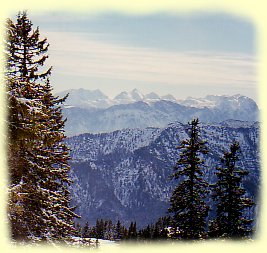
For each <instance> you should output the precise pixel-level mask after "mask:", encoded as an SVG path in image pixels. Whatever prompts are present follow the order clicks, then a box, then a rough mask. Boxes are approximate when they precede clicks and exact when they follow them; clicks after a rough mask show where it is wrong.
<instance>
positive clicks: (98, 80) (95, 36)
mask: <svg viewBox="0 0 267 253" xmlns="http://www.w3.org/2000/svg"><path fill="white" fill-rule="evenodd" d="M29 17H30V19H31V20H32V21H33V24H34V25H35V26H37V25H38V26H39V27H40V31H41V35H43V36H46V37H47V38H48V41H49V43H50V50H49V55H50V59H49V64H51V65H53V67H54V71H53V74H52V76H53V77H52V84H53V85H54V89H55V91H62V90H65V89H70V88H85V89H100V90H102V91H103V92H104V93H106V94H107V95H109V96H111V97H112V96H114V95H116V94H117V93H119V92H120V91H123V90H127V91H129V90H132V89H133V88H137V89H139V90H140V91H141V92H144V93H147V92H151V91H155V92H157V93H159V94H160V95H164V94H167V93H171V94H173V95H174V96H175V97H177V98H186V97H187V96H193V97H202V96H205V95H207V94H218V95H222V94H226V95H233V94H237V93H240V94H244V95H247V96H249V97H251V98H253V99H255V100H256V99H257V91H258V88H257V76H256V70H257V68H256V67H257V62H256V53H255V52H256V46H255V41H256V34H255V32H256V31H255V27H254V26H253V24H252V23H251V22H250V21H249V20H245V19H241V18H239V17H233V16H229V15H226V14H221V13H217V14H207V13H197V14H191V15H178V14H167V13H158V14H154V15H144V16H141V15H140V16H129V15H123V14H118V13H117V14H115V13H113V14H111V13H107V14H101V15H100V14H99V15H92V14H88V15H86V14H79V13H76V14H75V13H72V14H70V13H56V12H55V13H49V14H43V15H38V16H37V15H34V13H29Z"/></svg>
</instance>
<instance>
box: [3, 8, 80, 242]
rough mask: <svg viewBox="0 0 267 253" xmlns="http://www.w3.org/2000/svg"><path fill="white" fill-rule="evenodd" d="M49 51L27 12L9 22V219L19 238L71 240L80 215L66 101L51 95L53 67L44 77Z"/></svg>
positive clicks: (7, 41) (16, 236)
mask: <svg viewBox="0 0 267 253" xmlns="http://www.w3.org/2000/svg"><path fill="white" fill-rule="evenodd" d="M47 49H48V44H47V42H46V39H44V40H39V29H38V28H37V29H36V30H33V29H32V23H31V21H30V20H29V19H28V17H27V14H26V12H24V13H22V14H21V13H19V14H18V17H17V23H15V24H14V23H13V21H12V20H10V19H8V20H7V37H6V55H7V60H6V70H5V77H6V90H7V97H8V114H9V115H8V130H9V136H8V140H9V142H8V148H9V149H8V150H9V151H8V164H9V173H10V187H9V192H10V199H9V209H8V211H9V219H10V224H11V234H12V237H13V238H14V239H16V240H17V239H22V240H29V239H36V240H54V239H67V238H69V237H70V236H71V235H72V234H74V232H75V229H74V222H73V219H74V217H75V216H76V215H75V214H74V213H73V208H71V207H70V206H69V202H70V193H69V191H68V185H69V184H70V183H71V182H70V180H69V178H68V172H69V170H70V167H69V165H68V160H69V152H68V148H67V147H66V145H65V144H64V143H63V141H64V139H65V135H64V123H65V120H63V118H62V111H61V106H60V105H61V103H62V102H64V100H65V98H63V99H59V98H56V97H54V96H53V95H52V88H51V86H50V83H49V75H50V73H51V68H49V69H48V70H47V71H45V72H44V73H39V68H40V67H41V66H43V64H44V62H45V60H46V59H47V57H48V56H47V55H46V54H45V53H46V52H47Z"/></svg>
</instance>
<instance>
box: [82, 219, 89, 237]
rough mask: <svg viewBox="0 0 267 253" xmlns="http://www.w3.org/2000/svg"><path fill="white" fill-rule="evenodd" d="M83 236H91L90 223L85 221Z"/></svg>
mask: <svg viewBox="0 0 267 253" xmlns="http://www.w3.org/2000/svg"><path fill="white" fill-rule="evenodd" d="M82 237H83V238H89V237H90V231H89V225H88V222H86V223H85V225H84V227H83V231H82Z"/></svg>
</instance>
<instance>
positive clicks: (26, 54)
mask: <svg viewBox="0 0 267 253" xmlns="http://www.w3.org/2000/svg"><path fill="white" fill-rule="evenodd" d="M39 37H40V33H39V28H38V27H37V28H36V29H35V30H34V29H33V28H32V22H31V21H30V20H29V19H28V15H27V13H26V12H22V13H19V14H18V16H17V22H16V23H14V22H13V21H12V20H11V19H7V23H6V43H5V44H6V59H7V64H6V71H5V73H6V75H7V76H8V77H12V78H15V79H16V80H19V81H30V82H32V81H37V80H40V79H46V78H47V77H48V76H49V75H50V74H51V70H52V67H50V68H48V69H47V70H46V71H44V72H43V73H41V72H39V70H40V68H41V67H42V66H43V65H44V63H45V60H46V59H47V58H48V55H47V51H48V47H49V44H48V43H47V39H46V38H45V39H43V40H40V38H39Z"/></svg>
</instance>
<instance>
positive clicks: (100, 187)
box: [67, 121, 260, 226]
mask: <svg viewBox="0 0 267 253" xmlns="http://www.w3.org/2000/svg"><path fill="white" fill-rule="evenodd" d="M186 127H187V126H186V125H184V124H182V123H178V122H177V123H172V124H170V125H168V126H167V127H166V128H163V129H161V128H145V129H125V130H118V131H115V132H111V133H103V134H82V135H79V136H74V137H71V138H68V139H67V144H68V145H69V146H70V148H71V150H72V152H71V156H72V158H73V160H72V162H71V167H72V171H71V176H72V178H73V181H74V184H73V185H72V188H71V192H72V195H73V197H74V204H77V205H78V208H77V212H78V213H79V214H80V215H82V222H85V221H86V220H89V221H90V222H95V220H96V219H97V218H110V219H112V220H117V219H121V220H123V221H126V222H130V221H134V220H135V221H137V224H138V225H139V226H143V225H147V224H149V223H150V222H153V221H155V220H156V219H157V218H158V217H160V216H162V215H165V214H166V213H165V212H166V210H167V207H168V200H169V197H170V194H171V192H172V189H173V187H174V184H176V183H177V182H173V181H170V180H169V175H170V174H171V173H172V168H173V166H174V165H175V162H176V161H177V159H178V151H177V150H176V147H177V146H178V145H179V143H180V142H181V140H183V139H185V138H187V137H188V136H187V132H186ZM202 137H203V139H205V140H208V148H209V151H210V152H209V155H208V156H207V157H206V169H205V177H206V179H207V180H208V181H209V182H213V181H214V174H213V172H214V168H215V166H217V165H219V164H220V157H221V156H222V154H223V152H224V151H226V150H228V148H229V146H230V144H231V142H232V141H233V140H238V141H239V142H240V146H241V149H242V157H241V161H240V164H239V165H240V166H242V167H244V168H246V169H248V170H249V171H250V174H249V178H248V179H247V180H246V182H245V187H246V188H247V189H248V191H249V194H250V195H251V196H254V197H255V196H257V191H258V185H259V169H260V165H259V147H258V143H259V125H258V123H250V122H241V121H227V122H223V123H221V124H204V125H203V127H202Z"/></svg>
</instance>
